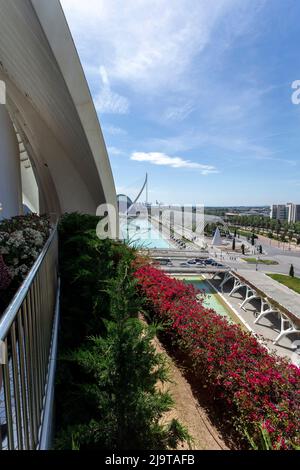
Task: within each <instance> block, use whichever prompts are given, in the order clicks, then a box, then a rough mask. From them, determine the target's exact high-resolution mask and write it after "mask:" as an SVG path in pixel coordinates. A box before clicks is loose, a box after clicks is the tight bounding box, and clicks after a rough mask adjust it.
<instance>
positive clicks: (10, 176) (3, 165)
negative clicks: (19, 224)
mask: <svg viewBox="0 0 300 470" xmlns="http://www.w3.org/2000/svg"><path fill="white" fill-rule="evenodd" d="M0 204H1V206H0V207H1V208H2V210H0V219H1V218H9V217H13V216H14V215H20V214H21V213H22V183H21V168H20V154H19V146H18V141H17V137H16V133H15V130H14V127H13V124H12V121H11V119H10V116H9V114H8V112H7V109H6V107H5V105H3V104H0Z"/></svg>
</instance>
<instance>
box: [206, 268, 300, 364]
mask: <svg viewBox="0 0 300 470" xmlns="http://www.w3.org/2000/svg"><path fill="white" fill-rule="evenodd" d="M206 277H207V278H208V279H209V281H210V282H211V284H212V285H213V286H214V287H215V288H216V289H217V290H218V291H219V293H220V295H222V296H223V298H224V299H225V300H226V301H227V303H228V304H229V305H230V306H231V307H232V308H233V310H234V311H235V312H236V313H237V314H238V316H239V317H240V318H241V319H242V320H243V321H244V323H246V325H247V326H248V328H249V329H250V330H252V331H253V332H254V333H255V334H256V335H260V336H262V337H263V338H264V340H265V344H266V346H267V347H268V349H269V350H270V351H271V352H275V353H276V354H278V355H279V356H281V357H287V358H288V359H290V360H292V362H294V363H295V364H297V365H299V366H300V355H299V353H300V335H299V334H293V335H289V336H288V337H284V338H282V339H281V341H280V344H278V345H274V344H273V341H274V340H275V339H276V337H277V336H278V334H279V333H280V320H279V318H278V317H277V316H276V315H274V314H270V315H268V316H265V317H263V318H262V319H261V320H260V322H259V324H257V323H256V324H255V323H254V321H255V319H256V313H257V312H258V311H260V301H257V300H254V301H252V302H251V303H248V304H247V305H246V307H245V310H244V309H241V304H242V302H243V300H244V296H243V295H242V293H241V292H240V291H238V292H236V293H235V294H233V295H232V296H229V293H230V291H231V289H232V282H231V281H229V282H228V283H226V284H225V285H224V292H223V294H222V293H221V292H220V288H219V286H220V282H221V279H220V278H217V279H211V276H210V275H207V276H206ZM296 295H297V294H296ZM299 299H300V296H299ZM297 346H298V349H297Z"/></svg>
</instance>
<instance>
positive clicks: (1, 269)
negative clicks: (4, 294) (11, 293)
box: [0, 255, 11, 291]
mask: <svg viewBox="0 0 300 470" xmlns="http://www.w3.org/2000/svg"><path fill="white" fill-rule="evenodd" d="M10 283H11V276H10V273H9V269H8V267H7V266H6V264H5V263H4V259H3V256H2V255H0V291H1V290H5V289H7V288H8V286H9V285H10Z"/></svg>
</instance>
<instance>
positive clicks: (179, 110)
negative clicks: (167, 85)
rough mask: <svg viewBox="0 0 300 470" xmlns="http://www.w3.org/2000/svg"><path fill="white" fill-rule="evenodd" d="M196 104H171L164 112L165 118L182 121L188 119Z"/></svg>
mask: <svg viewBox="0 0 300 470" xmlns="http://www.w3.org/2000/svg"><path fill="white" fill-rule="evenodd" d="M193 109H194V106H193V104H191V103H186V104H184V105H182V106H170V107H169V108H167V109H166V111H165V112H164V114H163V119H164V120H166V121H173V122H180V121H183V120H184V119H186V118H187V117H188V116H189V115H190V114H191V112H192V111H193Z"/></svg>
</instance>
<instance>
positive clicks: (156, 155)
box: [130, 152, 217, 175]
mask: <svg viewBox="0 0 300 470" xmlns="http://www.w3.org/2000/svg"><path fill="white" fill-rule="evenodd" d="M130 158H131V160H134V161H137V162H149V163H152V164H153V165H161V166H169V167H172V168H192V169H196V170H200V173H201V174H202V175H208V174H210V173H217V169H216V168H215V167H214V166H212V165H203V164H202V163H197V162H191V161H190V160H184V159H183V158H181V157H170V156H169V155H166V154H165V153H161V152H148V153H146V152H134V153H133V154H132V155H131V157H130Z"/></svg>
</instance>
